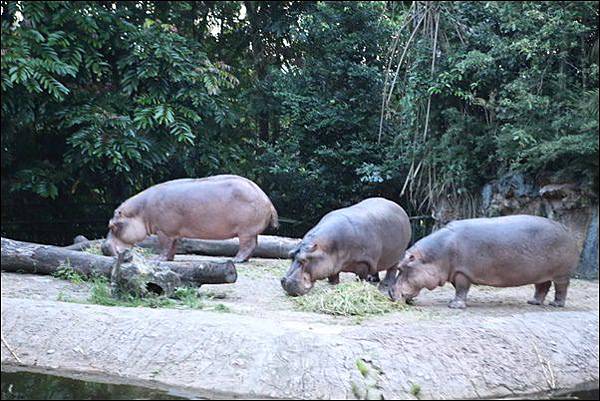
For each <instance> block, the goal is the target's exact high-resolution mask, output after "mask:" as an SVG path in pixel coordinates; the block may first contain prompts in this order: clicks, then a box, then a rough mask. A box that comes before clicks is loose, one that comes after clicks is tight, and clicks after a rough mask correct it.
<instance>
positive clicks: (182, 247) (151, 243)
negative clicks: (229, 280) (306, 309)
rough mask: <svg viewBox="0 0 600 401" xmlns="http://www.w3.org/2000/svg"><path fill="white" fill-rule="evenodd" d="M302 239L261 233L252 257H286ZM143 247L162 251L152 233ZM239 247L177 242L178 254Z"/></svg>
mask: <svg viewBox="0 0 600 401" xmlns="http://www.w3.org/2000/svg"><path fill="white" fill-rule="evenodd" d="M102 241H104V240H103V239H95V240H85V237H83V236H81V235H78V236H77V237H76V239H75V241H74V242H75V243H74V244H73V245H69V246H67V247H65V249H71V250H77V251H81V250H85V249H87V248H89V247H91V246H94V245H96V244H102ZM300 241H301V239H299V238H288V237H278V236H275V235H259V236H258V245H257V246H256V249H255V250H254V252H253V253H252V256H251V257H255V258H274V259H286V258H288V254H289V253H290V251H291V250H292V249H294V248H295V247H296V246H297V245H298V244H299V243H300ZM137 246H139V247H142V248H148V249H151V250H152V251H154V252H156V253H158V252H159V251H160V249H159V245H158V238H157V237H156V236H155V235H151V236H149V237H148V238H146V239H145V240H144V241H142V242H140V243H139V244H137ZM238 249H239V240H238V239H237V238H232V239H226V240H218V241H217V240H202V239H192V238H180V239H179V240H178V241H177V244H176V250H175V253H177V254H197V255H207V256H235V255H236V253H237V251H238Z"/></svg>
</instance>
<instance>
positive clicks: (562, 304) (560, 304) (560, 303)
mask: <svg viewBox="0 0 600 401" xmlns="http://www.w3.org/2000/svg"><path fill="white" fill-rule="evenodd" d="M548 305H550V306H554V307H555V308H564V307H565V301H552V302H550V303H549V304H548Z"/></svg>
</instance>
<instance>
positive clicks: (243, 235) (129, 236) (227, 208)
mask: <svg viewBox="0 0 600 401" xmlns="http://www.w3.org/2000/svg"><path fill="white" fill-rule="evenodd" d="M269 225H270V226H271V227H274V228H276V227H277V226H278V220H277V211H276V210H275V208H274V207H273V204H272V203H271V201H270V200H269V198H268V197H267V195H265V193H264V192H263V191H262V190H261V189H260V188H259V187H258V185H256V184H255V183H253V182H252V181H250V180H248V179H246V178H243V177H239V176H236V175H216V176H213V177H206V178H199V179H195V178H184V179H179V180H173V181H167V182H164V183H162V184H158V185H154V186H152V187H150V188H148V189H146V190H144V191H142V192H140V193H139V194H137V195H135V196H133V197H131V198H129V199H127V200H126V201H125V202H123V203H122V204H121V206H119V207H118V208H117V209H116V210H115V213H114V216H113V218H112V219H111V220H110V222H109V224H108V227H109V232H108V235H107V237H106V241H104V243H103V245H102V252H103V253H104V254H105V255H116V254H117V253H121V252H123V251H124V250H126V249H128V248H130V247H132V246H133V245H134V244H136V243H138V242H141V241H143V240H144V239H145V238H146V237H147V236H148V235H151V234H156V235H157V236H158V240H159V243H160V245H161V248H162V253H161V256H160V258H161V259H165V260H173V257H174V255H175V241H176V240H177V238H179V237H188V238H200V239H212V240H219V239H227V238H234V237H238V238H239V240H240V248H239V251H238V253H237V255H236V256H235V258H234V260H233V261H234V262H242V261H245V260H247V259H248V258H249V257H250V255H251V254H252V252H253V251H254V249H255V248H256V243H257V242H256V241H257V236H258V234H260V233H261V232H263V231H264V230H265V229H266V228H267V227H268V226H269Z"/></svg>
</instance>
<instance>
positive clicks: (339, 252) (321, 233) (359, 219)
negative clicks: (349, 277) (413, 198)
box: [281, 198, 411, 296]
mask: <svg viewBox="0 0 600 401" xmlns="http://www.w3.org/2000/svg"><path fill="white" fill-rule="evenodd" d="M410 237H411V229H410V222H409V220H408V216H407V215H406V212H405V211H404V209H402V208H401V207H400V206H399V205H397V204H396V203H394V202H392V201H389V200H387V199H383V198H369V199H365V200H364V201H362V202H360V203H357V204H356V205H353V206H350V207H347V208H343V209H338V210H334V211H332V212H330V213H328V214H327V215H325V216H324V217H323V218H322V219H321V221H319V223H318V224H317V225H316V226H315V227H313V228H312V229H311V230H310V231H309V232H308V233H307V234H306V235H305V236H304V238H303V239H302V242H301V243H300V244H299V245H298V247H297V248H296V249H294V250H293V251H292V252H290V257H291V258H292V259H293V260H292V265H291V266H290V268H289V270H288V272H287V273H286V275H285V277H283V278H282V279H281V285H282V287H283V289H284V290H285V291H286V292H287V293H288V294H289V295H292V296H298V295H304V294H306V293H308V292H309V291H310V290H311V288H312V287H313V285H314V283H315V281H316V280H321V279H324V278H328V279H329V282H330V283H331V284H337V283H339V274H340V272H352V273H356V274H357V275H358V276H359V277H360V278H361V279H363V280H364V279H366V278H367V276H369V275H376V274H377V273H378V272H380V271H382V270H387V274H386V276H385V279H384V280H383V281H382V282H381V284H380V286H381V287H385V286H388V285H390V284H391V283H392V282H393V280H394V279H395V277H396V273H397V268H396V266H397V265H398V262H399V261H400V260H401V259H402V255H403V254H404V251H405V250H406V247H407V246H408V243H409V242H410Z"/></svg>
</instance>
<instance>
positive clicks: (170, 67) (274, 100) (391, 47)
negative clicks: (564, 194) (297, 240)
mask: <svg viewBox="0 0 600 401" xmlns="http://www.w3.org/2000/svg"><path fill="white" fill-rule="evenodd" d="M1 6H2V49H1V52H2V65H1V67H2V121H1V130H2V198H3V202H2V216H3V218H2V219H3V223H2V224H3V228H2V230H3V233H10V234H13V236H16V237H19V236H20V237H22V238H24V239H33V238H31V237H28V235H27V233H26V232H27V229H28V228H27V227H24V226H23V224H21V225H18V224H17V223H18V221H21V222H26V221H29V222H31V221H33V220H31V219H30V217H31V216H32V215H33V214H35V215H36V219H35V220H36V221H37V220H39V221H44V220H45V221H46V225H47V226H48V225H54V224H64V226H61V227H60V230H61V231H62V232H64V233H65V235H66V238H68V237H69V236H71V235H72V234H73V233H74V232H76V231H82V229H81V228H76V226H73V224H72V223H73V222H74V221H81V222H84V223H86V222H87V223H89V225H85V226H81V227H85V228H86V229H89V230H92V231H94V232H95V233H100V232H101V231H102V230H103V227H104V225H105V223H102V221H103V220H106V219H108V217H109V215H110V211H111V209H112V208H113V207H114V206H115V204H117V203H119V202H120V201H122V200H124V199H125V198H126V197H128V196H130V195H132V194H134V193H136V192H138V191H139V190H141V189H143V188H145V187H147V186H149V185H151V184H154V183H157V182H161V181H164V180H167V179H172V178H177V177H184V176H194V177H196V176H197V177H200V176H207V175H212V174H218V173H234V174H240V175H244V176H246V177H248V178H250V179H253V180H255V181H256V182H257V183H258V184H259V185H261V186H262V187H263V189H264V190H265V191H266V192H267V193H268V194H269V195H270V196H271V198H272V199H273V201H274V203H275V205H276V207H277V208H278V209H279V211H280V215H282V216H284V217H288V218H290V219H294V220H300V221H303V222H304V223H305V225H303V226H299V228H297V229H298V230H299V232H292V231H293V230H292V231H289V230H288V231H287V232H285V230H286V228H285V225H284V227H283V229H284V233H288V234H289V233H292V234H296V235H300V234H302V232H301V230H303V229H304V228H305V227H306V226H307V225H310V224H312V223H314V222H315V221H316V220H317V219H318V218H319V217H320V216H322V215H323V214H324V213H326V212H327V211H329V210H331V209H333V208H337V207H340V206H345V205H348V204H350V203H353V202H356V201H358V200H360V199H362V198H365V197H367V196H373V195H383V196H387V197H390V198H392V199H395V200H397V201H399V202H400V203H401V204H402V205H403V206H405V208H406V209H407V210H409V212H410V213H411V214H422V213H428V212H429V208H430V206H431V204H432V203H434V202H435V200H436V199H437V197H439V196H442V195H449V194H450V195H453V196H462V195H465V194H467V195H468V194H474V193H479V191H480V190H481V187H482V185H483V184H484V183H485V182H487V181H489V180H492V179H494V178H497V177H499V176H500V175H502V174H504V173H506V172H509V171H522V172H524V173H526V174H528V175H529V176H531V177H533V178H534V179H536V180H538V181H540V182H551V181H575V182H577V183H579V184H581V185H583V186H584V187H586V188H589V189H591V190H593V191H595V192H596V193H597V192H598V25H597V21H598V2H431V3H430V2H299V1H282V2H270V1H269V2H257V1H228V2H204V1H200V2H175V1H173V2H170V1H167V2H162V1H160V2H159V1H144V2H92V1H82V2H44V1H40V2H23V1H21V2H6V1H2V2H1ZM35 205H40V206H35ZM36 207H37V209H36ZM38 212H39V213H38ZM38 214H39V215H38ZM8 216H10V219H7V217H8ZM11 219H13V220H15V219H16V221H17V222H16V223H15V225H9V223H10V221H11ZM61 222H62V223H61ZM87 223H86V224H87ZM24 224H25V223H24ZM48 230H50V229H49V228H48ZM36 231H38V232H40V226H37V227H36ZM41 231H43V230H41ZM19 233H21V234H19ZM61 238H62V237H61Z"/></svg>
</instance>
